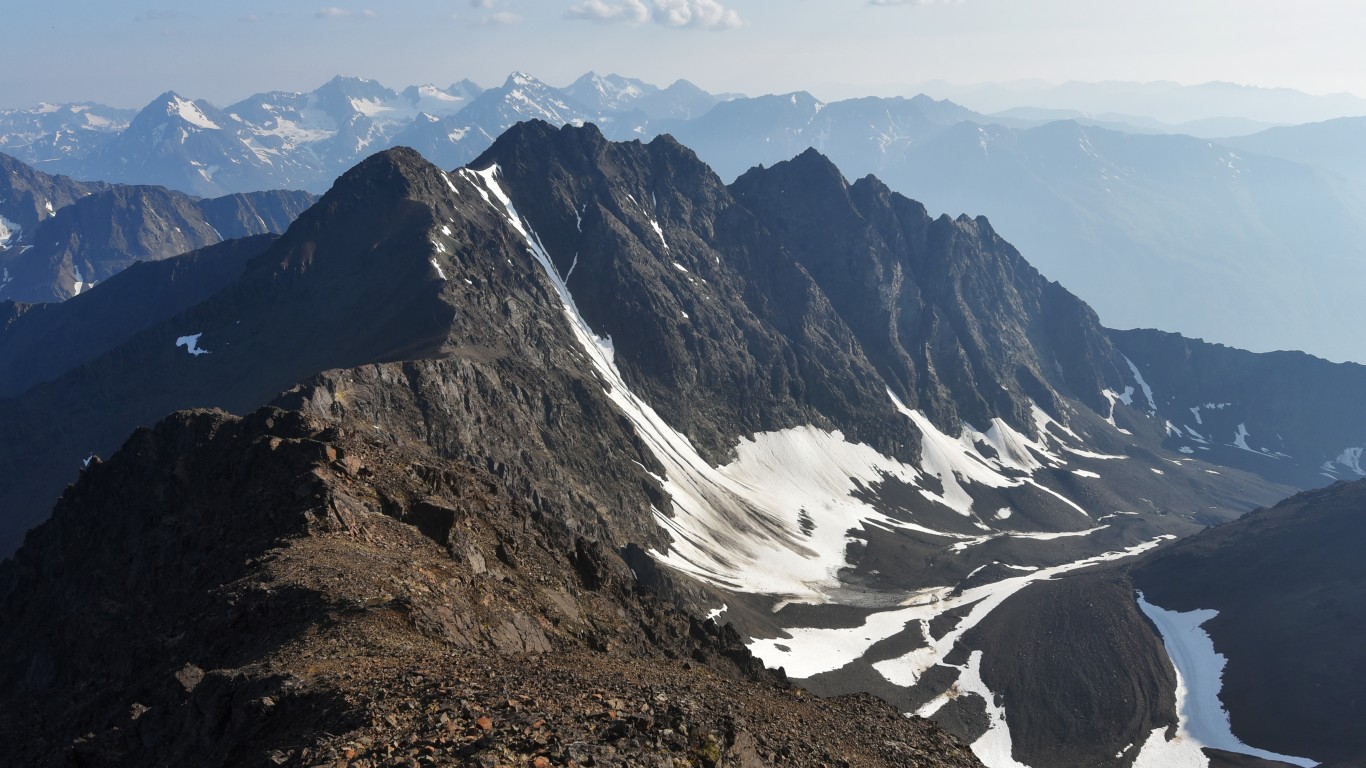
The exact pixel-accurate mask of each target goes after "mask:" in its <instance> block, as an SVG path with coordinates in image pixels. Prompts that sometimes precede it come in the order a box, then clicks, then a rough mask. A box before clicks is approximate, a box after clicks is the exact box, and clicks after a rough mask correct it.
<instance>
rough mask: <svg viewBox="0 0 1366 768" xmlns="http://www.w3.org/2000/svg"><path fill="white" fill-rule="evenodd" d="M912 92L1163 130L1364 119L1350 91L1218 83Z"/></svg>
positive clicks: (1029, 84) (1027, 85)
mask: <svg viewBox="0 0 1366 768" xmlns="http://www.w3.org/2000/svg"><path fill="white" fill-rule="evenodd" d="M914 88H916V89H917V90H920V91H922V92H924V93H928V94H930V95H933V96H935V97H937V98H941V99H952V100H954V101H957V102H959V103H961V104H967V105H969V106H971V107H972V108H973V109H977V110H980V111H983V112H1002V111H1006V110H1012V109H1019V108H1033V109H1055V110H1076V111H1080V112H1084V113H1087V114H1093V115H1104V114H1111V115H1139V116H1142V119H1145V120H1151V121H1157V122H1158V123H1161V124H1163V125H1166V126H1181V125H1188V124H1191V123H1195V124H1197V125H1198V124H1199V123H1201V122H1204V121H1228V120H1244V121H1250V122H1251V123H1260V124H1264V125H1278V124H1279V125H1285V124H1294V123H1312V122H1319V121H1323V120H1331V119H1333V118H1337V117H1348V116H1356V115H1366V99H1363V98H1362V97H1360V96H1357V95H1354V94H1350V93H1330V94H1312V93H1305V92H1304V91H1298V90H1295V89H1292V88H1263V87H1259V86H1251V85H1239V84H1237V83H1223V82H1209V83H1200V84H1196V85H1183V84H1181V83H1174V82H1169V81H1154V82H1145V83H1140V82H1125V81H1120V80H1110V81H1103V82H1081V81H1071V82H1066V83H1060V84H1055V83H1047V82H1043V81H1037V80H1021V81H1015V82H1005V83H980V84H971V85H958V84H954V83H948V82H944V81H942V80H936V81H931V82H925V83H920V84H918V85H916V86H914ZM1224 135H1229V134H1224Z"/></svg>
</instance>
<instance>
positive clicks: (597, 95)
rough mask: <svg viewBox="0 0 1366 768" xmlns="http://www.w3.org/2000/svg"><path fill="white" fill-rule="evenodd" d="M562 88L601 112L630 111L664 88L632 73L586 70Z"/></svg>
mask: <svg viewBox="0 0 1366 768" xmlns="http://www.w3.org/2000/svg"><path fill="white" fill-rule="evenodd" d="M562 90H563V92H564V94H565V95H566V96H569V97H570V98H572V99H574V100H575V101H577V102H578V103H580V104H583V105H584V106H586V107H588V108H589V109H592V110H595V111H598V112H626V111H628V110H631V109H634V108H635V105H636V103H637V102H639V101H640V100H641V99H643V98H647V97H650V96H654V95H656V94H658V93H659V92H660V89H659V88H658V87H657V86H653V85H650V84H649V83H646V82H643V81H641V80H637V79H635V78H632V77H622V76H621V75H599V74H597V73H596V72H589V73H587V74H585V75H584V76H583V77H580V78H579V79H578V80H575V81H574V82H572V83H570V84H569V85H567V86H565V87H564V88H563V89H562Z"/></svg>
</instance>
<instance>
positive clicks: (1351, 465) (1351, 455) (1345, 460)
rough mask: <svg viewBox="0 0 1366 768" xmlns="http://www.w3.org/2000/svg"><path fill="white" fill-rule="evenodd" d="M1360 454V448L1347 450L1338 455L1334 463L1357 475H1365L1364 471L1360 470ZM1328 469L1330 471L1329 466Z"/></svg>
mask: <svg viewBox="0 0 1366 768" xmlns="http://www.w3.org/2000/svg"><path fill="white" fill-rule="evenodd" d="M1361 453H1362V449H1361V448H1348V449H1346V450H1344V451H1343V452H1342V453H1341V454H1339V455H1338V458H1337V462H1336V463H1338V464H1341V465H1342V466H1344V467H1346V468H1348V469H1350V470H1352V471H1353V472H1355V473H1357V474H1358V475H1366V471H1363V470H1362V468H1361ZM1329 468H1330V469H1331V465H1330V466H1329Z"/></svg>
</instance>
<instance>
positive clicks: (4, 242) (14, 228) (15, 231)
mask: <svg viewBox="0 0 1366 768" xmlns="http://www.w3.org/2000/svg"><path fill="white" fill-rule="evenodd" d="M19 231H20V227H19V225H18V224H15V223H14V222H12V221H10V220H9V219H7V218H5V217H4V216H0V250H4V249H6V248H8V247H9V245H10V242H11V241H12V240H14V239H15V238H17V237H18V236H19Z"/></svg>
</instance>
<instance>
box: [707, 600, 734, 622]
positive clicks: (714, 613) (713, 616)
mask: <svg viewBox="0 0 1366 768" xmlns="http://www.w3.org/2000/svg"><path fill="white" fill-rule="evenodd" d="M728 607H729V606H727V605H726V604H725V603H722V604H721V607H720V608H713V609H711V610H710V611H708V612H707V618H708V619H709V620H711V621H716V620H717V619H718V618H720V616H721V614H723V613H725V612H726V609H727V608H728Z"/></svg>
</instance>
